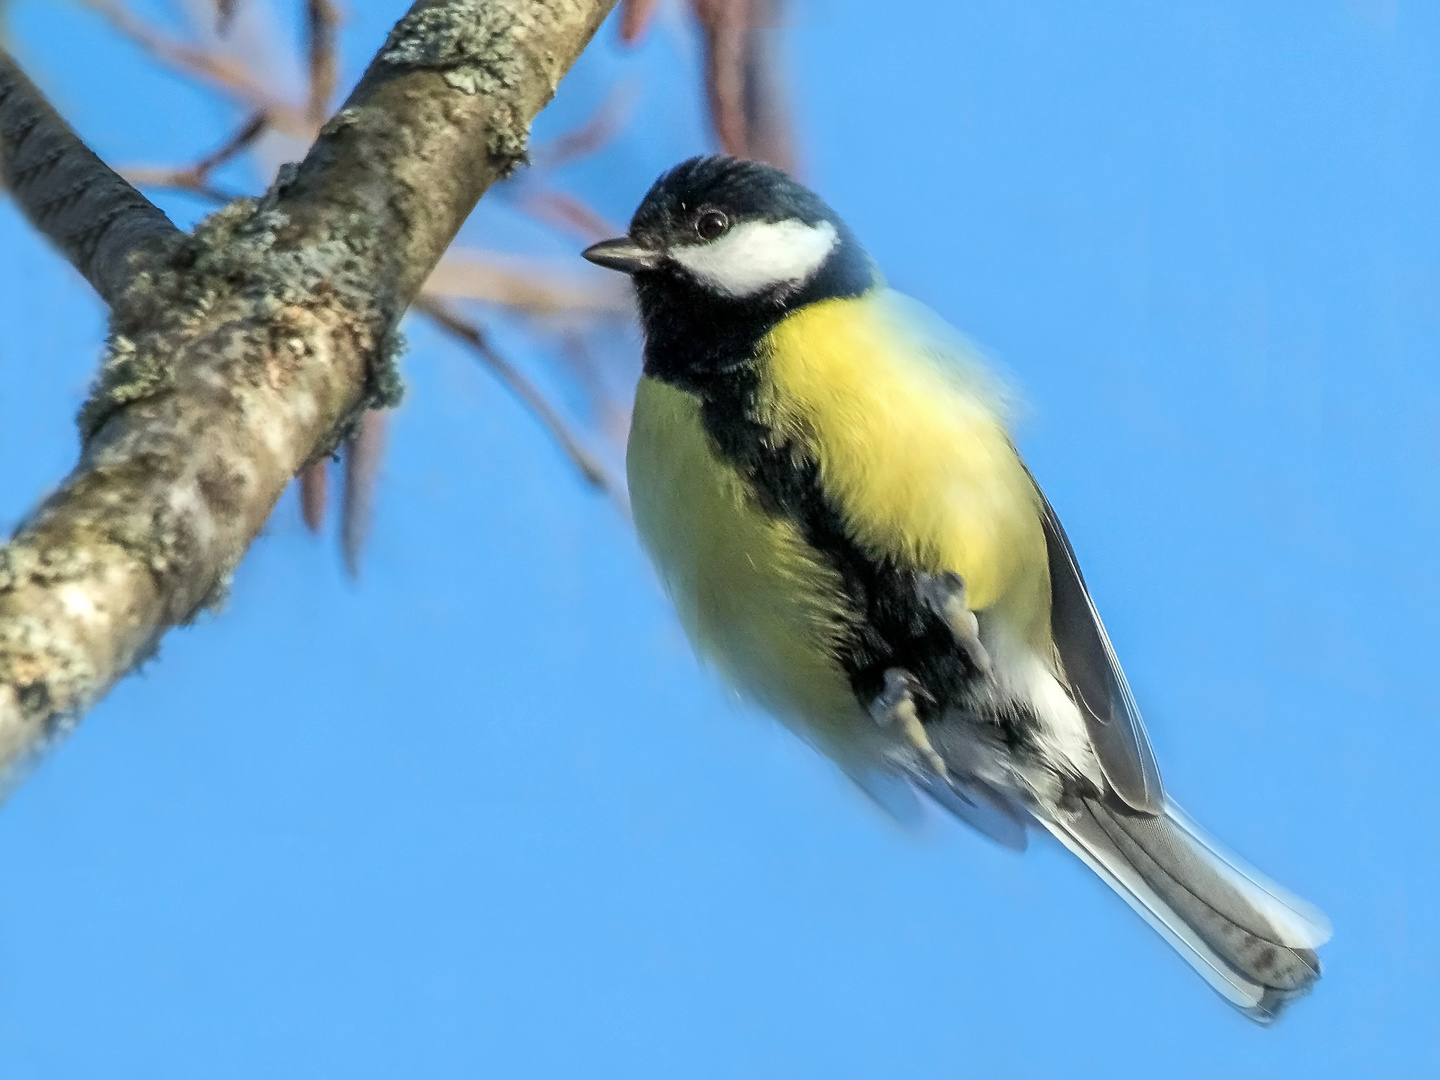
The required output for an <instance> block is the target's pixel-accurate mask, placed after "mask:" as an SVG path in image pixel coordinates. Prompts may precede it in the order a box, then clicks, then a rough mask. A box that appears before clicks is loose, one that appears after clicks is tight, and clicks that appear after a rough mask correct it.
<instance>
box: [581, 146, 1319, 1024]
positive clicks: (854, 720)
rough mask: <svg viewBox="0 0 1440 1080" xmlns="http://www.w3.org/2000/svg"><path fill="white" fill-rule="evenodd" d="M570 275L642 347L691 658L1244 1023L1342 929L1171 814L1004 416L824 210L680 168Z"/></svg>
mask: <svg viewBox="0 0 1440 1080" xmlns="http://www.w3.org/2000/svg"><path fill="white" fill-rule="evenodd" d="M582 254H583V256H584V258H586V259H588V260H589V261H590V262H592V263H595V264H597V265H599V266H602V267H606V268H608V269H611V270H616V271H619V272H621V273H624V274H626V275H628V276H629V278H630V280H631V282H632V284H633V287H634V292H635V298H636V302H637V308H638V312H639V318H640V324H641V329H642V330H643V333H644V354H643V368H642V374H641V376H640V379H639V383H638V387H637V389H636V395H635V406H634V413H633V417H632V421H631V428H630V434H629V442H628V446H627V449H626V476H627V481H628V486H629V493H630V502H631V510H632V514H633V518H634V524H635V527H636V531H637V532H638V534H639V538H640V541H641V544H642V546H643V547H644V549H645V550H646V552H647V554H648V555H649V557H650V560H651V561H652V563H653V564H654V566H655V568H656V571H657V573H658V576H659V578H660V580H661V583H662V584H663V586H664V589H665V591H666V593H667V594H668V596H669V598H670V600H671V602H672V604H673V605H674V608H675V610H676V612H677V614H678V616H679V620H680V622H681V624H682V625H683V627H684V629H685V632H686V634H687V636H688V637H689V638H690V640H691V642H692V644H693V645H694V647H695V649H696V651H697V652H698V653H699V654H701V655H702V656H704V657H706V658H708V660H709V661H710V662H711V663H712V664H713V665H714V666H715V667H716V668H717V669H718V671H719V672H720V674H721V675H722V676H723V677H724V678H725V679H726V680H727V681H728V682H730V683H731V684H732V685H733V686H734V687H735V688H736V689H737V690H738V691H739V692H740V693H741V694H742V695H744V696H746V697H748V698H749V699H750V700H752V701H754V702H756V703H758V704H759V705H760V706H762V707H763V708H765V709H767V710H768V711H770V712H771V713H772V714H774V715H775V716H776V717H777V718H778V719H780V720H781V721H782V722H784V723H785V724H786V725H787V726H789V727H791V728H792V729H794V730H795V731H796V732H797V733H798V734H800V735H801V736H802V737H803V738H805V739H806V740H807V741H809V742H810V743H811V744H812V745H814V746H815V747H816V748H817V749H818V750H820V751H821V752H823V753H825V754H826V755H828V756H829V757H830V758H832V759H833V760H834V761H835V762H836V763H837V764H838V765H839V766H840V767H841V769H843V770H844V771H845V772H846V773H847V774H849V775H850V776H851V777H852V778H853V779H855V780H856V781H857V782H858V783H859V784H860V785H861V787H862V788H864V789H865V790H867V791H869V792H870V793H871V794H873V795H875V797H876V798H877V799H878V800H879V801H881V803H882V804H883V805H887V806H890V807H896V806H898V805H901V804H902V803H903V801H904V800H906V799H909V800H912V801H913V800H915V799H917V798H918V799H929V800H932V801H933V802H934V803H935V804H937V805H938V806H940V807H942V808H943V809H945V810H948V811H949V812H951V813H953V814H954V815H955V816H956V817H958V818H960V819H961V820H962V821H964V822H966V823H968V824H969V825H971V826H973V827H975V828H976V829H978V830H979V831H980V832H981V833H983V834H984V835H986V836H988V837H989V838H990V839H992V840H994V841H996V842H998V843H1000V844H1002V845H1004V846H1006V847H1009V848H1012V849H1016V850H1021V849H1023V848H1024V847H1025V846H1026V843H1027V839H1028V836H1029V834H1030V833H1031V832H1034V831H1037V830H1039V831H1043V833H1048V834H1051V835H1053V836H1054V837H1055V838H1056V839H1058V840H1059V842H1060V843H1061V844H1063V845H1064V847H1066V848H1068V849H1069V850H1070V851H1072V852H1074V854H1075V855H1077V856H1079V858H1080V859H1081V860H1082V861H1083V862H1084V863H1085V864H1086V865H1088V866H1089V867H1090V868H1091V869H1092V870H1093V871H1094V872H1095V873H1096V874H1098V875H1099V876H1100V877H1101V878H1102V879H1103V880H1104V881H1105V882H1106V883H1107V884H1109V885H1110V886H1111V887H1112V888H1113V889H1114V890H1115V892H1117V893H1118V894H1119V895H1120V896H1121V897H1122V898H1123V899H1124V900H1125V901H1126V902H1128V903H1129V904H1130V906H1131V907H1133V908H1134V909H1135V910H1136V911H1138V912H1139V913H1140V914H1141V915H1142V916H1143V917H1144V918H1145V919H1146V921H1147V922H1149V923H1150V925H1151V926H1152V927H1153V928H1154V929H1155V930H1157V931H1158V932H1159V933H1160V934H1161V935H1162V936H1163V937H1164V938H1165V939H1166V940H1167V941H1168V942H1169V943H1170V944H1171V945H1172V946H1173V947H1174V948H1175V950H1176V951H1177V952H1178V953H1179V954H1180V955H1181V956H1182V957H1183V958H1184V959H1185V960H1186V961H1188V962H1189V963H1190V965H1191V966H1192V967H1194V969H1195V970H1196V971H1197V972H1198V973H1199V974H1200V975H1201V976H1203V977H1204V978H1205V980H1206V981H1207V982H1208V983H1209V984H1210V985H1211V986H1212V987H1213V988H1214V989H1215V990H1217V991H1218V992H1219V993H1220V994H1221V995H1222V996H1223V997H1224V998H1225V999H1226V1000H1227V1001H1229V1002H1230V1003H1231V1004H1232V1005H1234V1006H1235V1007H1236V1008H1238V1009H1239V1010H1240V1011H1241V1012H1243V1013H1244V1014H1245V1015H1246V1016H1248V1017H1249V1018H1250V1019H1252V1020H1255V1021H1257V1022H1259V1023H1261V1024H1268V1023H1270V1022H1271V1021H1273V1020H1274V1019H1275V1018H1276V1017H1278V1016H1279V1015H1280V1013H1281V1012H1282V1011H1283V1010H1284V1009H1285V1008H1286V1007H1287V1006H1288V1005H1289V1004H1291V1003H1293V1002H1294V1001H1296V1000H1298V999H1299V998H1301V997H1304V996H1305V995H1306V994H1307V993H1308V992H1309V991H1310V990H1311V989H1312V988H1313V986H1314V985H1315V983H1316V982H1317V980H1318V979H1319V978H1320V973H1321V966H1320V961H1319V958H1318V955H1317V952H1316V950H1317V948H1318V947H1319V946H1320V945H1322V944H1323V943H1324V942H1325V941H1326V940H1328V939H1329V937H1330V933H1331V931H1330V924H1329V922H1328V921H1327V920H1326V918H1325V916H1324V915H1323V914H1322V913H1321V912H1320V911H1319V910H1318V909H1317V908H1315V907H1313V906H1311V905H1309V904H1307V903H1306V902H1304V901H1302V900H1300V899H1298V898H1297V897H1295V896H1293V895H1291V894H1289V893H1288V892H1286V891H1284V890H1282V889H1281V888H1280V887H1278V886H1276V885H1274V884H1273V883H1271V882H1269V881H1268V880H1267V879H1265V878H1263V877H1261V876H1260V875H1259V874H1258V873H1256V872H1255V871H1253V870H1250V869H1249V868H1247V867H1245V866H1243V864H1241V863H1240V862H1239V861H1238V860H1236V859H1235V858H1234V857H1232V856H1230V855H1228V854H1226V853H1225V852H1224V851H1223V849H1221V848H1220V847H1219V846H1218V845H1217V844H1216V843H1215V842H1214V841H1212V840H1210V839H1209V838H1208V837H1207V836H1206V835H1205V834H1204V833H1202V832H1201V831H1200V829H1199V827H1198V826H1196V825H1195V824H1194V823H1193V822H1192V821H1191V820H1190V819H1189V818H1188V817H1187V816H1186V815H1185V814H1184V813H1183V812H1182V811H1181V810H1180V809H1179V807H1178V806H1176V805H1175V803H1174V802H1173V801H1172V800H1171V799H1170V798H1169V796H1168V795H1167V794H1166V791H1165V788H1164V785H1163V784H1162V782H1161V777H1160V771H1159V768H1158V766H1157V764H1156V761H1155V756H1154V753H1153V751H1152V750H1151V746H1150V742H1149V738H1148V736H1147V734H1146V732H1145V727H1144V725H1143V723H1142V720H1141V716H1140V712H1139V709H1138V707H1137V706H1136V703H1135V699H1134V697H1133V695H1132V693H1131V690H1130V688H1129V685H1128V684H1127V682H1126V679H1125V676H1124V674H1123V672H1122V671H1121V668H1120V665H1119V663H1118V661H1117V659H1116V656H1115V652H1114V650H1113V648H1112V646H1111V643H1110V639H1109V637H1108V636H1107V634H1106V631H1105V628H1104V626H1103V624H1102V623H1101V621H1100V617H1099V614H1098V613H1097V611H1096V608H1095V605H1094V603H1093V601H1092V599H1091V595H1090V591H1089V589H1088V588H1087V586H1086V583H1085V580H1084V578H1083V577H1082V576H1081V572H1080V567H1079V565H1078V563H1077V561H1076V556H1075V552H1074V549H1073V548H1072V546H1071V544H1070V541H1069V540H1068V538H1067V537H1066V535H1065V531H1064V529H1063V528H1062V527H1061V525H1060V521H1059V519H1058V518H1057V517H1056V515H1055V511H1054V510H1053V509H1052V508H1051V506H1050V503H1049V501H1048V500H1047V499H1046V497H1045V495H1044V494H1043V493H1042V492H1041V490H1040V487H1039V486H1038V484H1037V482H1036V481H1035V479H1034V477H1033V476H1032V474H1031V472H1030V470H1029V469H1028V467H1027V466H1026V464H1025V463H1024V461H1023V460H1022V459H1021V457H1020V454H1019V452H1018V451H1017V450H1016V447H1015V445H1014V442H1013V440H1012V437H1011V434H1010V417H1011V413H1012V411H1013V405H1012V402H1013V395H1012V393H1011V391H1010V390H1009V389H1008V388H1007V386H1006V385H1005V383H1004V381H1003V380H1001V379H1000V378H999V377H998V376H996V375H995V374H994V373H993V372H992V371H991V370H990V367H989V366H988V365H986V364H985V363H984V362H983V361H982V359H981V356H980V354H979V352H978V350H977V349H976V348H975V347H974V346H972V345H970V344H969V342H968V341H967V340H966V339H965V338H963V337H962V336H961V335H960V334H959V333H958V332H957V331H954V330H952V329H951V328H950V327H949V326H948V325H947V324H945V323H944V321H943V320H941V319H940V317H939V316H938V315H935V314H934V313H933V312H931V311H930V310H929V309H927V308H925V307H924V306H923V305H921V304H920V303H919V302H917V301H915V300H912V299H910V298H908V297H906V296H904V295H902V294H900V293H898V292H896V291H895V290H892V289H890V288H889V287H888V286H887V285H886V283H885V280H884V278H883V276H882V274H881V273H880V271H879V269H878V267H877V265H876V263H875V262H874V260H873V259H872V258H871V257H870V256H869V254H868V253H867V252H866V250H865V248H864V247H863V246H862V245H861V243H860V241H859V240H858V239H857V237H856V236H855V234H854V233H853V232H852V231H851V229H850V228H849V227H848V226H847V225H846V223H845V222H844V221H843V220H842V219H841V217H840V216H839V215H838V214H836V213H835V211H833V210H832V209H831V208H830V207H829V206H828V205H827V204H826V203H825V202H824V201H822V200H821V198H820V197H819V196H818V195H816V194H815V193H814V192H813V191H811V190H810V189H809V188H807V187H805V186H803V185H802V184H800V183H799V182H798V181H796V180H794V179H792V178H791V177H790V176H789V175H787V174H786V173H784V172H782V171H780V170H779V169H776V168H774V167H771V166H769V165H766V164H763V163H759V162H754V161H747V160H743V159H736V158H731V157H725V156H703V157H697V158H692V159H690V160H687V161H684V162H682V163H681V164H679V165H677V166H675V167H674V168H672V169H670V170H669V171H667V172H665V173H663V174H662V175H661V176H660V177H659V179H657V180H656V181H655V183H654V185H653V186H652V187H651V188H650V190H649V192H648V193H647V194H646V195H645V197H644V198H643V200H642V201H641V202H640V205H639V207H638V209H637V210H636V211H635V214H634V216H633V218H632V220H631V222H630V226H629V229H628V231H627V233H626V234H625V235H624V236H621V237H617V238H615V239H612V240H605V241H602V242H600V243H597V244H594V245H592V246H591V247H589V248H587V249H586V250H585V251H584V252H583V253H582Z"/></svg>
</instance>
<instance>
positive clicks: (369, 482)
mask: <svg viewBox="0 0 1440 1080" xmlns="http://www.w3.org/2000/svg"><path fill="white" fill-rule="evenodd" d="M384 456H385V414H384V413H383V412H380V411H379V410H378V409H371V410H369V411H368V412H366V413H365V414H364V415H363V416H362V417H361V418H360V427H359V429H358V430H357V431H356V432H355V434H354V435H352V436H351V437H350V439H349V440H348V441H347V442H346V444H345V492H344V495H343V497H342V498H341V506H340V551H341V553H342V554H343V555H344V557H345V572H346V573H348V574H349V575H350V577H351V578H358V577H359V576H360V554H361V552H362V551H364V550H365V541H366V540H367V539H369V536H370V521H371V518H372V516H373V513H372V511H373V508H374V504H375V482H376V481H377V480H378V479H379V478H380V461H381V459H382V458H383V457H384Z"/></svg>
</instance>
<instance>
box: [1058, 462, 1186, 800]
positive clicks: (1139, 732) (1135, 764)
mask: <svg viewBox="0 0 1440 1080" xmlns="http://www.w3.org/2000/svg"><path fill="white" fill-rule="evenodd" d="M1036 491H1037V492H1038V491H1039V488H1038V487H1037V488H1036ZM1040 501H1041V503H1042V505H1043V506H1044V511H1045V512H1044V524H1045V544H1046V547H1047V549H1048V551H1049V557H1050V625H1051V633H1052V634H1053V636H1054V638H1055V647H1056V649H1057V650H1058V651H1059V653H1060V662H1061V663H1062V664H1063V665H1064V668H1065V677H1066V679H1067V680H1068V681H1069V683H1070V690H1071V692H1072V694H1073V695H1074V697H1075V699H1076V704H1078V705H1079V706H1080V712H1081V713H1082V715H1083V716H1084V717H1085V725H1086V729H1087V730H1088V732H1089V734H1090V741H1091V743H1092V744H1093V745H1094V747H1095V755H1096V757H1098V758H1099V759H1100V768H1101V770H1102V771H1103V772H1104V773H1105V779H1106V781H1107V782H1108V783H1109V785H1110V787H1111V789H1112V790H1113V792H1114V794H1115V795H1116V796H1118V797H1119V798H1120V800H1121V801H1122V802H1124V803H1125V805H1126V806H1127V807H1129V808H1130V809H1131V810H1133V811H1138V812H1140V813H1144V814H1163V813H1164V812H1165V790H1164V788H1163V787H1162V786H1161V784H1160V768H1159V766H1158V765H1156V763H1155V754H1154V751H1152V750H1151V749H1150V739H1149V738H1148V737H1147V736H1146V734H1145V725H1144V723H1143V722H1142V721H1141V719H1140V710H1139V709H1138V708H1136V706H1135V698H1134V697H1133V696H1132V695H1131V693H1130V686H1129V684H1128V683H1126V681H1125V673H1124V672H1122V671H1121V670H1120V664H1119V661H1117V660H1116V659H1115V650H1114V649H1113V648H1111V646H1110V637H1109V635H1107V634H1106V633H1105V627H1104V625H1103V624H1102V623H1101V622H1100V615H1099V613H1098V612H1097V611H1096V610H1095V605H1094V603H1093V602H1092V601H1091V599H1090V592H1089V590H1088V589H1086V587H1085V579H1084V578H1083V577H1082V576H1081V575H1080V565H1079V563H1078V562H1076V560H1075V552H1074V550H1073V549H1072V548H1071V547H1070V540H1069V538H1068V537H1067V536H1066V535H1065V530H1064V529H1063V528H1061V527H1060V519H1059V518H1057V517H1056V516H1055V511H1054V510H1053V509H1052V508H1051V506H1050V503H1049V501H1048V500H1047V499H1046V498H1045V496H1044V495H1043V494H1041V495H1040Z"/></svg>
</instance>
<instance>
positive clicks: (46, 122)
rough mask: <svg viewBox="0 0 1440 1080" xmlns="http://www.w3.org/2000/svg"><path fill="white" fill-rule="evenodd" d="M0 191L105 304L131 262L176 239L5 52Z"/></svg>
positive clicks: (121, 285)
mask: <svg viewBox="0 0 1440 1080" xmlns="http://www.w3.org/2000/svg"><path fill="white" fill-rule="evenodd" d="M0 183H3V184H4V187H5V188H6V189H7V190H9V191H10V192H11V193H12V194H13V195H14V197H15V200H16V202H18V203H19V204H20V206H21V208H22V209H23V210H24V211H25V214H26V216H27V217H29V219H30V221H31V222H32V223H33V224H34V226H35V227H36V228H37V229H39V230H40V231H41V232H43V233H44V234H45V235H46V236H48V237H49V238H50V239H51V240H52V241H53V242H54V244H55V246H56V247H58V248H59V249H60V251H61V253H62V254H64V256H65V257H66V258H67V259H69V260H70V262H71V263H72V264H73V265H74V266H75V269H77V270H79V271H80V273H81V274H83V275H84V276H85V280H87V281H88V282H90V284H91V285H92V286H94V288H95V291H96V292H98V293H99V294H100V295H101V297H103V298H104V300H105V302H106V303H108V304H113V303H115V301H116V300H117V299H118V298H119V297H120V295H121V294H122V293H123V292H124V291H125V288H126V286H127V285H129V284H130V279H131V277H132V276H133V271H132V268H131V260H132V257H134V256H140V255H145V254H149V253H151V252H152V251H153V252H157V253H158V252H159V251H161V250H163V249H164V247H165V245H166V244H168V243H170V242H172V241H174V240H176V239H178V238H179V237H180V235H181V233H180V230H178V229H176V228H175V226H174V225H172V224H170V219H169V218H167V217H166V216H165V215H164V214H162V213H161V212H160V211H159V210H157V209H156V208H155V207H154V206H152V205H151V203H150V200H149V199H147V198H145V196H144V195H141V194H140V192H138V191H136V190H135V189H134V188H133V187H131V186H130V185H129V184H128V183H126V182H125V180H123V179H122V178H121V177H120V176H118V175H117V174H116V173H115V172H113V171H112V170H111V169H110V167H109V166H107V165H106V164H105V163H104V162H103V161H101V160H100V159H99V158H98V157H96V156H95V155H94V154H93V153H91V152H90V148H89V147H87V146H86V145H85V144H84V143H82V142H81V141H80V140H79V139H78V138H77V137H76V136H75V133H74V132H73V131H71V130H70V128H69V127H68V126H67V125H66V123H65V121H64V120H62V119H60V117H59V115H58V114H57V113H56V112H55V110H54V109H52V108H51V107H50V105H49V103H48V102H46V100H45V99H44V98H43V97H42V96H41V95H40V92H39V91H38V90H36V89H35V87H34V85H33V84H32V83H31V82H30V80H29V79H27V78H26V77H25V74H24V73H23V72H22V71H21V70H20V69H19V68H18V67H16V66H15V61H13V60H12V59H11V58H10V56H9V55H8V54H7V53H6V52H5V51H4V49H0Z"/></svg>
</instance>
